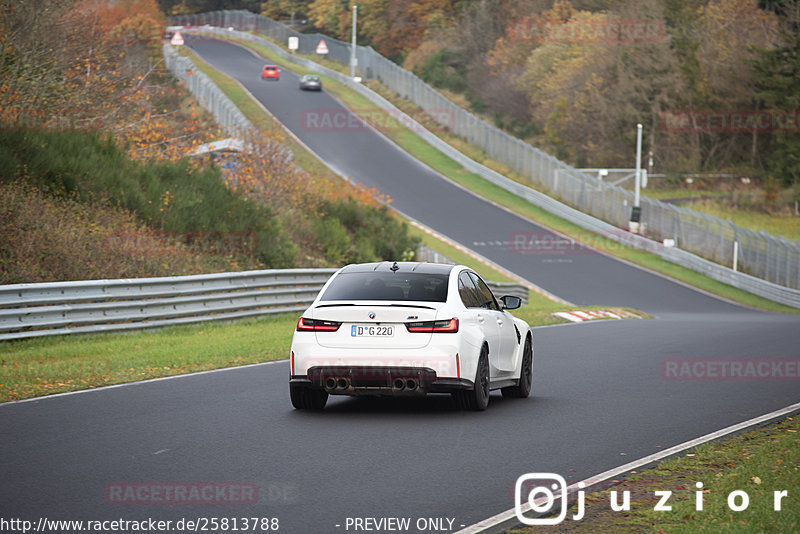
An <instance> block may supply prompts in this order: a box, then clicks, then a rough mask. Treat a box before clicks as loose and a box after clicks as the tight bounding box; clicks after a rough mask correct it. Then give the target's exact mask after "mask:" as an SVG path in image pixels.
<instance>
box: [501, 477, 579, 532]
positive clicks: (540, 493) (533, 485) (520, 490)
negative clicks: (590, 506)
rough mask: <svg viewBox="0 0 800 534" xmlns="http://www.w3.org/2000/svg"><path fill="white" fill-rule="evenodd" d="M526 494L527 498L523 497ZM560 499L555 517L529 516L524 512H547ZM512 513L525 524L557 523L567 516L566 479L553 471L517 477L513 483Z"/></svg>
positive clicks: (551, 509)
mask: <svg viewBox="0 0 800 534" xmlns="http://www.w3.org/2000/svg"><path fill="white" fill-rule="evenodd" d="M523 495H527V498H523ZM556 500H560V501H561V503H560V505H559V506H560V508H559V510H558V515H557V516H555V517H529V516H526V515H525V512H526V511H528V510H530V511H532V512H534V513H536V514H539V515H541V514H548V513H549V512H551V511H553V506H554V505H555V504H556ZM514 513H516V514H517V519H519V520H520V522H522V523H523V524H525V525H557V524H559V523H561V522H562V521H564V518H566V516H567V481H566V480H564V477H562V476H561V475H557V474H555V473H527V474H524V475H522V476H520V477H519V478H517V483H516V484H515V485H514Z"/></svg>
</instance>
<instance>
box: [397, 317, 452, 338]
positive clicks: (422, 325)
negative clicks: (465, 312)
mask: <svg viewBox="0 0 800 534" xmlns="http://www.w3.org/2000/svg"><path fill="white" fill-rule="evenodd" d="M406 329H407V330H408V331H409V332H419V333H426V334H433V333H434V332H435V333H454V332H458V319H456V318H455V317H453V318H452V319H444V320H441V321H419V322H416V323H406Z"/></svg>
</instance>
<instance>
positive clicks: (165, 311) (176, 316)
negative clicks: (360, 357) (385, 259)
mask: <svg viewBox="0 0 800 534" xmlns="http://www.w3.org/2000/svg"><path fill="white" fill-rule="evenodd" d="M334 272H335V269H286V270H274V269H273V270H264V271H244V272H239V273H218V274H203V275H192V276H168V277H162V278H134V279H127V280H89V281H85V282H53V283H41V284H14V285H5V286H0V340H5V339H20V338H27V337H37V336H48V335H55V334H73V333H86V332H107V331H115V330H130V329H136V328H149V327H155V326H168V325H177V324H185V323H195V322H202V321H212V320H219V319H238V318H242V317H249V316H256V315H269V314H275V313H284V312H301V311H303V310H304V309H305V308H306V307H307V306H308V305H309V304H310V303H311V302H312V301H313V300H314V298H315V297H316V295H317V293H318V292H319V290H320V289H321V288H322V286H323V285H324V283H325V282H326V281H327V280H328V278H330V276H331V274H333V273H334Z"/></svg>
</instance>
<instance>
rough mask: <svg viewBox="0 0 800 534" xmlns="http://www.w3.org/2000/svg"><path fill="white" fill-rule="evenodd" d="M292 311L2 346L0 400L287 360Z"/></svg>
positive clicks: (59, 337) (54, 338) (292, 317)
mask: <svg viewBox="0 0 800 534" xmlns="http://www.w3.org/2000/svg"><path fill="white" fill-rule="evenodd" d="M296 322H297V315H296V314H281V315H275V316H268V317H264V318H259V319H248V320H242V321H237V322H233V323H204V324H196V325H187V326H173V327H168V328H162V329H157V330H142V331H137V332H130V333H106V334H93V335H76V336H52V337H43V338H36V339H28V340H19V341H7V342H4V343H2V344H0V401H2V402H5V401H10V400H17V399H24V398H29V397H38V396H41V395H50V394H53V393H60V392H64V391H76V390H79V389H89V388H95V387H100V386H108V385H111V384H120V383H123V382H133V381H137V380H146V379H149V378H158V377H163V376H171V375H178V374H185V373H190V372H197V371H206V370H209V369H219V368H223V367H232V366H237V365H246V364H251V363H258V362H266V361H272V360H280V359H284V358H286V357H287V355H288V354H289V347H290V345H291V340H292V332H294V328H295V324H296Z"/></svg>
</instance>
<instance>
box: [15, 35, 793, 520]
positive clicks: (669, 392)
mask: <svg viewBox="0 0 800 534" xmlns="http://www.w3.org/2000/svg"><path fill="white" fill-rule="evenodd" d="M186 42H187V45H188V46H190V47H191V48H192V49H193V50H195V51H196V52H197V53H198V54H200V55H201V56H202V57H203V59H205V60H206V61H208V62H209V63H210V64H211V65H212V66H214V67H215V68H217V69H220V70H221V71H223V72H225V73H227V74H228V75H230V76H232V77H233V78H235V79H237V80H238V81H240V82H241V83H242V84H243V85H244V86H245V87H246V88H247V89H248V90H249V91H250V92H251V93H252V94H253V95H254V97H255V98H257V99H258V100H259V101H260V102H261V103H262V104H263V105H264V106H266V107H267V109H269V110H270V111H271V112H272V113H273V114H274V115H275V116H276V117H277V118H278V119H279V120H281V121H282V122H283V123H284V124H285V125H286V126H287V127H288V128H289V129H290V130H291V131H292V132H293V133H294V134H295V135H297V136H298V137H299V138H300V139H301V140H302V141H303V142H305V143H306V144H307V145H308V146H309V147H310V148H312V149H313V150H314V151H315V152H316V153H317V154H319V156H320V157H322V158H323V159H324V160H326V162H327V163H328V164H329V165H331V166H332V167H334V168H336V169H337V170H338V171H339V172H340V173H342V174H344V175H346V176H349V177H350V178H351V179H352V180H353V181H355V182H361V183H364V184H365V185H368V186H372V185H374V186H376V187H377V188H378V189H379V190H380V191H381V192H382V193H385V194H389V195H390V196H391V197H392V198H393V206H395V207H396V208H397V209H398V210H400V211H401V212H403V213H405V214H407V215H408V216H410V217H413V218H414V219H417V220H419V221H420V222H422V223H423V224H425V225H427V226H429V227H431V228H433V229H434V230H436V231H437V232H440V233H442V234H444V235H446V236H448V237H450V238H452V239H455V240H457V241H459V242H461V243H463V244H465V245H467V246H470V245H472V246H473V247H474V248H475V250H476V251H477V252H479V253H481V254H483V255H484V256H486V257H488V258H489V259H491V260H493V261H495V262H496V263H498V264H500V265H502V266H503V267H505V268H507V269H509V270H511V271H513V272H514V273H516V274H518V275H520V276H522V277H524V278H526V279H528V280H531V281H532V282H534V283H536V284H538V285H539V286H541V287H543V288H544V289H547V290H548V291H551V292H552V293H554V294H556V295H558V296H560V297H562V298H564V299H566V300H569V301H571V302H575V303H580V304H603V305H609V306H611V305H614V306H632V307H636V308H639V309H642V310H645V311H648V312H650V313H652V314H654V315H655V316H656V317H657V319H655V320H624V321H600V322H593V323H588V324H582V325H564V326H555V327H541V328H535V329H534V330H533V332H534V340H535V361H534V391H533V396H532V397H531V398H530V399H527V400H518V399H516V400H514V399H505V398H503V397H501V396H499V395H492V397H491V400H490V405H489V409H488V410H487V411H486V412H481V413H472V412H461V411H458V410H456V409H455V407H454V405H453V403H452V402H451V401H450V398H449V397H447V396H430V397H428V398H422V399H385V400H380V399H351V398H341V399H340V398H332V399H331V401H330V402H329V405H328V407H327V408H326V409H325V411H324V412H321V413H305V412H298V411H295V410H293V409H292V408H291V404H290V402H289V398H288V383H287V382H288V373H289V369H288V363H287V362H285V361H284V362H278V363H274V364H268V365H261V366H250V367H244V368H236V369H230V370H224V371H219V372H213V373H206V374H198V375H188V376H185V377H181V378H175V379H170V380H162V381H152V382H147V383H140V384H134V385H129V386H125V387H117V388H111V389H103V390H97V391H88V392H85V393H80V394H75V395H68V396H61V397H57V398H52V399H42V400H37V401H31V402H25V403H18V404H5V405H0V428H3V435H4V437H3V439H2V440H0V502H2V503H3V504H2V508H1V509H2V514H1V516H2V517H3V518H11V517H15V518H23V519H28V520H33V521H35V520H36V519H38V518H40V517H47V518H48V519H84V520H85V519H119V518H125V519H144V518H148V517H150V518H154V519H162V520H171V521H177V520H180V519H182V518H183V519H189V518H191V519H195V520H196V519H198V518H211V517H216V518H223V517H227V518H233V517H238V518H243V517H251V518H265V517H266V518H278V519H279V522H280V523H279V524H280V530H279V531H280V532H289V533H298V534H313V533H338V532H342V533H344V532H354V531H355V530H354V529H353V528H352V525H353V524H354V522H353V520H354V519H360V520H361V521H362V524H365V523H364V522H365V521H366V520H367V519H371V520H374V521H380V520H381V519H388V518H400V519H403V518H408V519H409V520H410V524H411V525H414V526H413V527H412V528H410V529H409V530H407V531H409V532H419V531H421V529H419V528H418V525H419V524H428V525H438V526H440V527H441V528H437V529H428V530H422V531H427V532H452V531H455V530H459V529H460V528H461V527H462V526H463V525H471V524H473V523H476V522H478V521H480V520H482V519H484V518H487V517H490V516H493V515H495V514H498V513H500V512H503V511H505V510H508V509H509V508H511V507H513V491H514V484H515V481H516V480H517V477H519V476H520V475H523V474H525V473H528V472H551V473H557V474H561V475H562V476H564V477H565V478H566V479H567V481H568V482H576V481H579V480H584V479H587V478H589V477H591V476H593V475H596V474H598V473H601V472H604V471H606V470H609V469H612V468H615V467H617V466H620V465H622V464H625V463H628V462H630V461H631V460H634V459H637V458H641V457H644V456H647V455H650V454H653V453H655V452H658V451H661V450H664V449H666V448H668V447H671V446H674V445H676V444H679V443H683V442H685V441H688V440H691V439H694V438H697V437H698V436H702V435H705V434H708V433H710V432H713V431H716V430H719V429H721V428H724V427H727V426H729V425H733V424H736V423H739V422H741V421H744V420H747V419H750V418H753V417H757V416H759V415H761V414H764V413H768V412H771V411H774V410H778V409H781V408H783V407H785V406H788V405H791V404H794V403H796V402H798V401H800V388H798V378H797V377H791V376H778V375H777V374H776V373H777V371H776V370H777V369H781V365H782V362H784V363H785V362H786V359H794V360H797V359H798V357H800V353H799V352H798V347H800V320H799V319H798V318H797V317H795V316H786V315H780V314H773V313H766V312H758V311H754V310H750V309H747V308H743V307H739V306H736V305H733V304H730V303H727V302H724V301H721V300H719V299H716V298H713V297H711V296H708V295H705V294H702V293H700V292H697V291H695V290H692V289H690V288H687V287H685V286H683V285H681V284H678V283H675V282H673V281H671V280H668V279H666V278H663V277H661V276H657V275H654V274H652V273H649V272H647V271H644V270H641V269H638V268H635V267H632V266H630V265H627V264H625V263H621V262H619V261H616V260H614V259H613V258H610V257H608V256H605V255H602V254H597V253H594V252H591V251H585V250H582V251H571V252H564V253H561V254H558V253H552V252H551V253H546V252H545V251H542V252H541V253H536V254H525V255H523V254H517V253H515V252H514V251H513V250H511V249H510V248H508V247H504V246H503V245H502V243H503V242H506V241H509V240H510V236H511V235H512V234H514V233H515V232H528V233H530V234H531V235H539V236H541V237H542V239H546V238H547V236H553V234H552V233H550V232H549V231H548V230H547V229H545V228H543V227H540V226H538V225H536V224H534V223H532V222H530V221H527V220H525V219H522V218H520V217H518V216H516V215H513V214H511V213H509V212H507V211H505V210H503V209H500V208H498V207H496V206H494V205H493V204H491V203H488V202H486V201H483V200H481V199H480V198H478V197H476V196H474V195H472V194H470V193H468V192H466V191H464V190H463V189H461V188H459V187H457V186H455V185H453V184H452V183H450V182H449V181H447V180H445V179H443V178H442V177H440V176H439V175H437V174H436V173H435V172H433V171H432V170H430V169H429V168H427V167H426V166H425V165H423V164H421V163H419V162H418V161H416V160H415V159H413V158H412V157H410V156H408V155H407V154H406V153H404V152H403V151H401V150H400V149H399V148H397V147H396V146H395V145H393V144H392V143H391V142H389V141H388V140H386V139H385V138H384V137H382V136H381V135H379V134H377V133H375V132H374V131H371V130H364V129H356V128H354V129H352V130H350V129H348V128H347V127H345V128H339V129H335V131H328V130H325V129H323V128H320V127H319V124H320V123H319V122H317V123H314V122H311V119H310V118H309V117H310V116H311V115H312V114H316V117H317V118H318V117H319V116H320V114H326V113H327V114H331V115H336V114H347V113H348V111H347V110H346V109H344V108H342V106H341V104H340V103H339V102H338V101H337V100H335V99H333V98H331V97H330V95H328V94H327V93H326V92H325V91H323V92H321V93H307V92H302V91H300V90H299V89H298V79H297V76H295V75H294V74H293V73H291V72H289V71H287V70H282V72H281V80H280V81H279V82H262V81H261V80H260V77H259V74H260V69H261V67H262V66H263V65H264V63H265V62H264V61H263V60H260V59H258V58H257V57H255V56H254V55H253V54H252V53H250V52H249V51H247V50H245V49H243V48H241V47H239V46H236V45H233V44H229V43H225V42H222V41H216V40H211V39H200V38H196V37H187V40H186ZM476 242H477V243H485V244H486V245H474V243H476ZM490 243H493V245H490ZM498 243H500V244H499V245H498ZM715 362H716V363H715ZM726 362H727V365H728V368H730V365H731V364H732V363H738V364H743V365H746V364H748V363H750V364H752V365H759V364H766V369H768V372H767V374H766V375H759V376H750V377H739V378H737V379H729V378H727V379H726V378H720V377H719V376H717V377H711V376H709V375H708V373H705V374H704V371H707V370H709V369H712V368H713V367H714V365H716V364H720V365H721V364H725V363H726ZM761 368H762V369H763V368H764V367H763V366H762V367H761ZM680 369H689V374H688V375H687V374H682V373H680V372H677V371H676V370H680ZM783 369H784V371H785V370H786V369H788V367H787V366H785V365H784V367H783ZM755 475H758V473H754V476H755ZM225 482H228V483H234V484H238V487H240V488H241V487H249V488H257V490H258V492H257V497H256V498H251V499H244V500H243V499H239V500H237V501H234V500H231V499H228V500H225V495H224V492H223V493H222V494H220V495H214V496H213V497H212V498H211V500H206V501H203V500H200V501H195V502H180V503H175V502H174V499H173V501H169V500H165V499H164V498H162V500H160V501H159V500H155V499H154V498H152V497H148V495H145V493H146V492H142V493H141V495H136V494H135V492H134V496H133V498H132V500H130V501H126V502H120V500H119V499H116V500H115V499H114V498H113V495H118V493H111V491H112V490H114V491H117V490H118V489H119V488H128V487H133V488H137V487H142V485H144V487H148V488H152V487H160V488H175V487H177V486H181V485H182V486H183V487H186V484H187V483H191V484H206V485H207V484H216V483H225ZM775 489H784V488H775ZM164 491H167V490H166V489H165V490H164ZM149 495H152V493H151V494H149ZM229 495H230V494H229ZM434 519H435V520H438V522H434V521H429V522H428V523H425V522H424V521H426V520H434ZM348 520H350V522H348ZM420 520H423V523H417V522H418V521H420ZM450 520H452V523H450ZM229 524H230V523H229ZM369 524H371V525H373V526H375V525H377V523H369ZM381 524H382V525H383V528H377V527H376V529H375V530H372V531H371V532H392V531H391V530H389V529H388V528H386V527H387V524H386V523H385V522H384V523H381ZM393 524H396V523H393ZM347 525H351V527H350V528H349V529H348V528H347ZM240 527H241V524H240ZM362 531H363V530H362ZM395 532H396V531H395Z"/></svg>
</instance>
